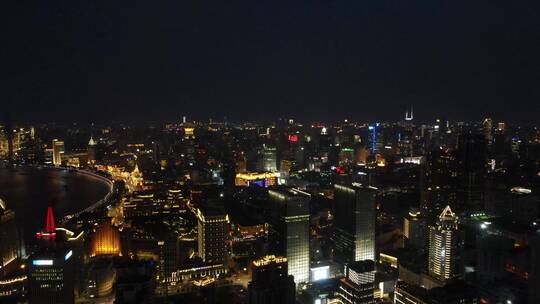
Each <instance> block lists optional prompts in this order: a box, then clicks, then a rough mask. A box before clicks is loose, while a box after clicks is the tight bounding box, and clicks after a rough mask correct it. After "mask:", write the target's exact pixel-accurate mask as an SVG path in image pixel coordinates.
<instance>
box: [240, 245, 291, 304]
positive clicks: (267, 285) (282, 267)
mask: <svg viewBox="0 0 540 304" xmlns="http://www.w3.org/2000/svg"><path fill="white" fill-rule="evenodd" d="M251 271H252V275H251V282H250V283H249V286H248V294H249V300H248V301H249V304H294V303H296V299H295V284H294V279H293V276H292V275H289V274H288V269H287V258H285V257H276V256H273V255H269V256H264V257H262V258H260V259H256V260H254V261H253V263H252V267H251Z"/></svg>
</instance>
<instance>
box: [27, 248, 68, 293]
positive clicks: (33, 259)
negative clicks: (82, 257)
mask: <svg viewBox="0 0 540 304" xmlns="http://www.w3.org/2000/svg"><path fill="white" fill-rule="evenodd" d="M72 255H73V251H72V250H71V249H55V248H47V249H46V250H44V251H43V252H41V253H35V254H33V255H31V256H30V257H29V258H28V302H29V303H30V304H35V303H36V304H41V303H43V304H45V303H47V304H48V303H50V304H53V303H62V304H68V303H69V304H71V303H74V300H75V299H74V286H75V268H74V263H73V259H72Z"/></svg>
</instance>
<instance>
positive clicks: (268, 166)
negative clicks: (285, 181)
mask: <svg viewBox="0 0 540 304" xmlns="http://www.w3.org/2000/svg"><path fill="white" fill-rule="evenodd" d="M276 153H277V152H276V148H273V147H269V146H267V145H265V146H264V147H263V151H262V165H263V171H265V172H277V155H276Z"/></svg>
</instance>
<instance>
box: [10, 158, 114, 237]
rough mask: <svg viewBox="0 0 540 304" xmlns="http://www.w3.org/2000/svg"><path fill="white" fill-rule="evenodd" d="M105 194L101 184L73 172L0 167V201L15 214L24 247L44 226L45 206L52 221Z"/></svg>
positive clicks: (105, 190) (106, 188) (105, 191)
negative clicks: (49, 209) (51, 209)
mask: <svg viewBox="0 0 540 304" xmlns="http://www.w3.org/2000/svg"><path fill="white" fill-rule="evenodd" d="M108 191H109V186H108V184H107V183H105V182H104V181H101V180H99V179H97V178H93V177H90V176H87V175H84V174H80V173H76V172H68V171H65V170H56V169H37V168H30V167H24V168H21V167H17V168H16V169H6V168H0V198H2V200H4V202H5V203H6V204H7V206H8V208H9V209H12V210H14V211H15V217H16V221H17V225H18V227H19V228H20V230H22V233H23V235H24V241H25V243H26V245H31V244H33V243H34V242H35V233H36V232H37V231H39V230H41V229H43V227H44V226H45V217H46V212H47V207H48V206H53V209H54V214H55V220H56V222H58V219H60V218H61V217H63V216H65V215H67V214H71V213H74V212H77V211H80V210H83V209H84V208H86V207H88V206H89V205H92V204H93V203H95V202H97V201H99V200H100V199H102V198H103V197H104V196H105V195H106V194H107V192H108Z"/></svg>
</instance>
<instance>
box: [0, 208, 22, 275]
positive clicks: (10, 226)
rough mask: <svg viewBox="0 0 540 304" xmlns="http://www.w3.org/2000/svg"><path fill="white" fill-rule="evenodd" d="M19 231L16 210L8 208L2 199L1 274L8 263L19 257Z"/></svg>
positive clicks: (0, 225)
mask: <svg viewBox="0 0 540 304" xmlns="http://www.w3.org/2000/svg"><path fill="white" fill-rule="evenodd" d="M18 243H19V238H18V233H17V225H16V224H15V212H13V211H12V210H9V209H7V206H6V204H5V203H4V201H3V200H2V199H0V244H1V245H0V276H2V274H3V271H4V270H5V269H7V267H8V265H9V264H11V263H12V262H14V261H16V260H17V257H18V248H19V246H18Z"/></svg>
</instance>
